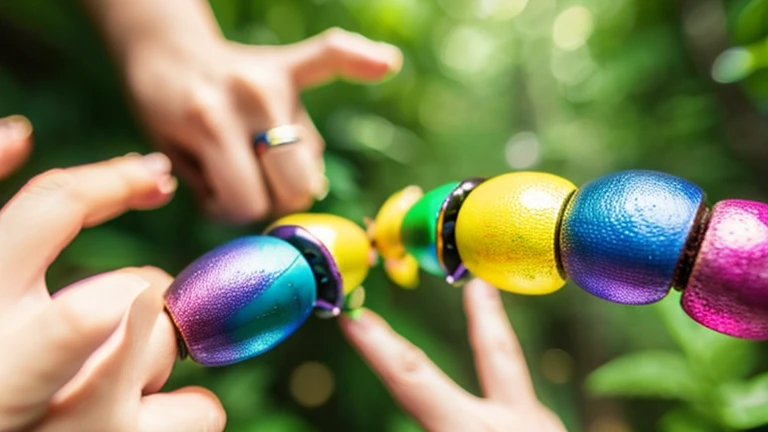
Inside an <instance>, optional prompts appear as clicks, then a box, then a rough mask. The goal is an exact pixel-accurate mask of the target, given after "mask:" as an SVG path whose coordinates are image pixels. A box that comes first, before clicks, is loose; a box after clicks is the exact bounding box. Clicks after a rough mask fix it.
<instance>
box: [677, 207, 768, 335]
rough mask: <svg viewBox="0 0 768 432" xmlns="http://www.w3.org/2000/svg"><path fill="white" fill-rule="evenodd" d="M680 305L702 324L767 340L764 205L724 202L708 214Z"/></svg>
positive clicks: (767, 246)
mask: <svg viewBox="0 0 768 432" xmlns="http://www.w3.org/2000/svg"><path fill="white" fill-rule="evenodd" d="M682 306H683V309H684V310H685V312H686V313H688V315H689V316H690V317H691V318H693V319H694V320H695V321H697V322H698V323H700V324H701V325H703V326H705V327H708V328H710V329H712V330H715V331H718V332H720V333H724V334H727V335H731V336H735V337H739V338H743V339H757V340H766V339H768V205H767V204H763V203H759V202H754V201H743V200H727V201H721V202H719V203H717V204H716V205H715V206H714V207H713V208H712V215H711V218H710V220H709V224H708V226H707V230H706V233H705V234H704V239H703V241H702V243H701V248H700V249H699V254H698V256H697V257H696V262H695V264H694V266H693V270H692V272H691V276H690V278H689V280H688V286H687V287H686V288H685V290H684V291H683V297H682Z"/></svg>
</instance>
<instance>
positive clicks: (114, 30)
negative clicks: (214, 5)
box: [81, 0, 224, 66]
mask: <svg viewBox="0 0 768 432" xmlns="http://www.w3.org/2000/svg"><path fill="white" fill-rule="evenodd" d="M81 1H82V2H83V3H84V4H85V6H86V8H87V9H88V10H89V12H90V13H91V15H92V16H93V19H94V21H95V22H96V24H97V26H98V27H99V29H100V30H101V32H102V34H103V35H104V38H105V39H106V43H107V45H108V46H109V48H110V51H111V52H112V55H113V56H114V57H115V60H116V61H117V62H118V63H119V64H121V65H123V66H124V65H126V64H127V63H129V62H130V59H131V58H132V57H134V56H136V55H143V54H142V53H144V52H149V51H154V52H166V53H173V54H174V55H176V54H177V53H178V54H184V53H186V52H191V51H194V50H196V49H197V50H199V49H208V48H212V47H213V45H217V44H221V42H222V41H224V36H223V34H222V33H221V30H220V29H219V25H218V22H217V21H216V17H215V16H214V14H213V11H212V10H211V8H210V6H209V5H208V3H207V2H206V1H202V0H197V1H190V0H164V1H160V2H157V1H155V0H81Z"/></svg>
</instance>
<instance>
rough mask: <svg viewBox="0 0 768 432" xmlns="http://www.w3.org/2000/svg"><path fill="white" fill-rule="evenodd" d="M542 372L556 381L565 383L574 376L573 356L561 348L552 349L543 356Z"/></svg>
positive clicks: (556, 382)
mask: <svg viewBox="0 0 768 432" xmlns="http://www.w3.org/2000/svg"><path fill="white" fill-rule="evenodd" d="M541 372H542V374H543V375H544V377H545V378H546V379H547V380H549V381H551V382H553V383H555V384H565V383H567V382H568V381H570V380H571V379H572V378H573V357H572V356H571V355H570V354H568V353H567V352H565V351H563V350H561V349H550V350H547V351H546V352H544V355H543V356H542V357H541Z"/></svg>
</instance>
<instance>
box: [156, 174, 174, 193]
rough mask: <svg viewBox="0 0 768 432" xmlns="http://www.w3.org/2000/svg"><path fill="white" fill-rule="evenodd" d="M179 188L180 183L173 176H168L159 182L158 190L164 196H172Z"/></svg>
mask: <svg viewBox="0 0 768 432" xmlns="http://www.w3.org/2000/svg"><path fill="white" fill-rule="evenodd" d="M178 186H179V181H178V180H177V179H176V177H173V176H166V177H163V178H161V179H160V180H158V181H157V190H159V191H160V192H161V193H163V194H164V195H170V194H172V193H173V192H175V191H176V188H177V187H178Z"/></svg>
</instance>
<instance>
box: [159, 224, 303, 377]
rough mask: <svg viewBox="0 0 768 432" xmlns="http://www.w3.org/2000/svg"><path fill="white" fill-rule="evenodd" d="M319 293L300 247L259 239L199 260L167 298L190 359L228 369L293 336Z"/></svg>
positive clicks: (234, 244) (243, 240) (239, 242)
mask: <svg viewBox="0 0 768 432" xmlns="http://www.w3.org/2000/svg"><path fill="white" fill-rule="evenodd" d="M315 295H316V286H315V279H314V276H313V274H312V269H311V268H310V266H309V264H308V263H307V261H306V260H305V259H304V258H303V257H302V256H301V254H300V253H299V251H298V250H297V249H296V248H294V247H293V246H291V245H290V244H289V243H287V242H285V241H284V240H281V239H278V238H274V237H268V236H252V237H244V238H240V239H237V240H234V241H232V242H229V243H226V244H224V245H222V246H219V247H218V248H216V249H213V250H212V251H210V252H208V253H206V254H205V255H203V256H201V257H200V258H198V259H197V260H195V261H194V262H193V263H192V264H190V265H189V266H188V267H187V268H185V269H184V270H183V271H182V272H181V273H180V274H179V275H178V276H177V277H176V279H175V280H174V282H173V284H172V285H171V286H170V288H169V289H168V291H167V292H166V294H165V303H166V308H167V309H168V312H169V315H170V316H171V318H172V319H173V321H174V323H175V324H176V328H177V330H178V332H179V334H180V336H181V338H182V339H183V342H184V345H185V346H184V347H183V348H184V349H186V351H188V353H189V355H190V357H192V359H193V360H194V361H196V362H197V363H199V364H201V365H203V366H223V365H228V364H233V363H238V362H241V361H243V360H247V359H249V358H251V357H254V356H257V355H259V354H261V353H263V352H265V351H267V350H269V349H271V348H273V347H274V346H276V345H278V344H279V343H280V342H282V341H283V340H284V339H285V338H287V337H288V336H290V335H291V334H292V333H293V332H294V331H295V330H296V329H297V328H299V326H301V325H302V324H303V323H304V321H305V320H306V319H307V317H308V316H309V315H310V313H311V312H312V307H313V305H314V303H315Z"/></svg>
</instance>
